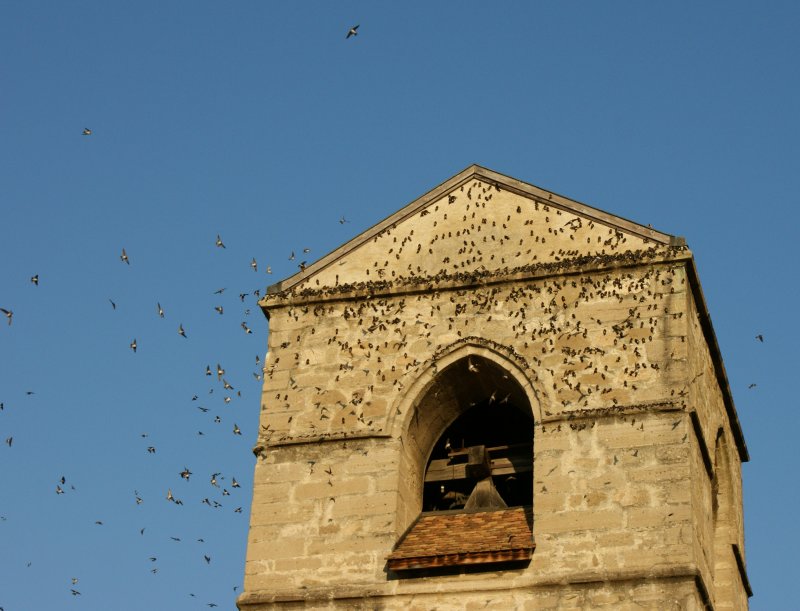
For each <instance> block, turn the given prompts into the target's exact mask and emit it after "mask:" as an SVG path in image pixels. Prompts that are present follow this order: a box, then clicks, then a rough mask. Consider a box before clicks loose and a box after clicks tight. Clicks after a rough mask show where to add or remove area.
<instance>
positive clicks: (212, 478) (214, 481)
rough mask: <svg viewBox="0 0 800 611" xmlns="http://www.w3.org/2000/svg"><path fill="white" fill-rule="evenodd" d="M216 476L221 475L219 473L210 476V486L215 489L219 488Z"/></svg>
mask: <svg viewBox="0 0 800 611" xmlns="http://www.w3.org/2000/svg"><path fill="white" fill-rule="evenodd" d="M217 475H221V474H220V473H212V474H211V485H212V486H214V487H215V488H219V484H217Z"/></svg>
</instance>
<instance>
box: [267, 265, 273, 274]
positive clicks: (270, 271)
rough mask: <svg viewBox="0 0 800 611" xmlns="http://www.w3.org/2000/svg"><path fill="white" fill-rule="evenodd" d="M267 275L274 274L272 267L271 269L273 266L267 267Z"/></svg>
mask: <svg viewBox="0 0 800 611" xmlns="http://www.w3.org/2000/svg"><path fill="white" fill-rule="evenodd" d="M267 273H268V274H271V273H272V267H271V266H269V265H267Z"/></svg>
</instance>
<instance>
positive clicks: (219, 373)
mask: <svg viewBox="0 0 800 611" xmlns="http://www.w3.org/2000/svg"><path fill="white" fill-rule="evenodd" d="M224 375H225V370H224V369H223V368H222V366H221V365H220V364H219V363H217V381H220V380H222V376H224Z"/></svg>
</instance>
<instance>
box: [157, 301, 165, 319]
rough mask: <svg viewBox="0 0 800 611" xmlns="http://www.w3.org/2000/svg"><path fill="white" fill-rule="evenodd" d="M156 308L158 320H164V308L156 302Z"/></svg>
mask: <svg viewBox="0 0 800 611" xmlns="http://www.w3.org/2000/svg"><path fill="white" fill-rule="evenodd" d="M156 307H158V315H159V317H160V318H164V308H162V307H161V304H160V303H158V302H156Z"/></svg>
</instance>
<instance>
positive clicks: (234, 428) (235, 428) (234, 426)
mask: <svg viewBox="0 0 800 611" xmlns="http://www.w3.org/2000/svg"><path fill="white" fill-rule="evenodd" d="M233 434H234V435H241V434H242V431H241V430H240V429H239V425H238V424H236V423H235V422H234V423H233Z"/></svg>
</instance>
